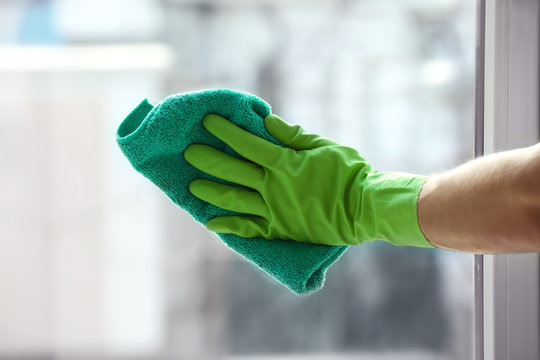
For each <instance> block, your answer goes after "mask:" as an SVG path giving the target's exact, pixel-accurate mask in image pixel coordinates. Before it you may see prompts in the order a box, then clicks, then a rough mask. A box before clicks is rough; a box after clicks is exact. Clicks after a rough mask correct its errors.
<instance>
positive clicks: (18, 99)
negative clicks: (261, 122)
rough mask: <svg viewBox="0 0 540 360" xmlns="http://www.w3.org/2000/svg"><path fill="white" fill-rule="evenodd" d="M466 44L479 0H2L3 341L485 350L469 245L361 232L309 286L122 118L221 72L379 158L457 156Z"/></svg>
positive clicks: (464, 150) (103, 353)
mask: <svg viewBox="0 0 540 360" xmlns="http://www.w3.org/2000/svg"><path fill="white" fill-rule="evenodd" d="M474 40H475V4H474V2H471V1H466V0H445V1H438V0H423V1H420V0H408V1H403V0H384V1H381V0H378V1H263V0H260V1H248V2H246V1H240V0H229V1H215V2H214V1H205V2H203V1H189V0H185V1H184V0H176V1H175V0H168V1H153V0H138V1H127V0H107V1H105V0H100V1H96V0H93V1H90V0H79V1H70V2H64V1H52V0H42V1H38V0H35V1H30V0H26V1H20V0H17V1H15V0H11V1H10V0H7V1H2V2H0V95H1V96H0V111H1V112H2V114H3V116H2V117H0V151H1V152H2V154H4V156H3V161H2V163H3V166H2V167H1V168H0V179H2V180H1V181H2V187H0V197H1V198H2V199H3V201H2V205H1V206H0V211H1V213H0V214H1V215H2V216H0V238H2V239H9V240H10V241H2V242H0V293H1V294H3V295H2V296H1V297H0V356H7V358H9V356H12V355H17V356H29V355H35V354H38V355H44V356H49V355H51V354H54V355H55V356H57V357H58V358H66V359H76V358H89V357H93V358H98V359H100V358H107V359H116V358H118V359H127V358H134V357H136V358H138V359H170V358H178V359H183V358H186V359H214V358H219V359H235V358H244V359H251V358H253V359H267V358H268V359H269V358H276V359H280V358H283V359H285V358H286V359H291V358H294V359H303V358H306V359H307V358H312V357H316V358H321V359H323V358H324V359H334V358H335V359H340V358H343V359H346V358H349V357H350V358H355V359H364V358H366V359H387V358H388V359H468V358H471V354H472V343H473V334H472V309H473V295H472V289H473V256H472V255H468V254H460V253H456V252H450V251H443V250H434V249H414V248H405V247H394V246H392V245H389V244H386V243H383V242H373V243H369V244H365V245H361V246H355V247H351V248H350V249H349V250H348V251H347V252H346V253H345V255H344V256H343V257H342V258H341V259H340V260H339V261H338V262H337V263H336V264H335V265H333V266H332V267H331V268H330V269H329V271H328V274H327V279H326V284H325V286H324V288H323V289H322V290H320V291H318V292H316V293H314V294H312V295H310V296H307V297H298V296H296V295H294V294H293V293H291V292H290V291H288V290H287V289H286V288H285V287H283V286H282V285H280V284H278V283H277V282H275V281H274V280H272V279H270V278H268V277H267V275H265V274H264V273H262V272H261V271H259V270H257V268H256V267H254V266H253V265H252V264H250V263H248V262H246V261H245V260H244V259H243V258H241V257H239V256H238V255H237V254H235V253H233V252H232V251H230V250H229V249H227V248H226V247H225V246H224V245H223V244H222V243H221V242H220V241H219V239H218V238H217V237H216V236H214V235H212V234H210V233H208V232H207V231H205V230H204V228H203V227H202V226H200V225H199V224H197V223H195V222H194V221H193V220H192V219H191V218H190V217H189V215H187V214H185V213H184V212H182V211H179V210H178V209H177V208H176V207H175V206H174V205H173V204H172V203H171V202H170V201H169V200H168V199H167V198H166V197H165V196H164V195H163V194H161V193H160V192H159V191H158V189H157V188H156V187H155V186H153V185H152V184H151V183H150V182H149V181H147V180H146V179H144V178H143V177H142V176H140V175H139V174H137V173H136V171H135V170H133V169H132V168H131V167H130V165H129V163H128V162H127V160H126V159H125V158H124V157H123V155H122V154H121V152H120V150H119V149H118V147H117V146H116V144H115V132H116V128H117V126H118V125H119V123H120V121H121V120H122V119H123V117H125V116H126V115H127V114H128V113H129V111H130V110H131V109H132V108H133V107H134V106H136V105H137V104H138V102H139V101H140V100H142V99H143V98H145V97H148V98H149V99H150V101H151V102H153V103H157V102H159V101H160V100H161V99H162V98H163V97H165V96H167V95H169V94H172V93H177V92H183V91H188V90H196V89H205V88H215V87H228V88H234V89H239V90H244V91H248V92H252V93H255V94H257V95H259V96H261V97H262V98H264V99H265V100H266V101H267V102H269V103H270V104H271V105H272V109H273V112H274V113H275V114H277V115H279V116H281V117H282V118H283V119H285V120H286V121H288V122H290V123H296V124H300V125H302V126H303V127H304V128H305V129H306V130H308V131H309V132H313V133H318V134H321V135H324V136H326V137H330V138H332V139H334V140H336V141H338V142H340V143H342V144H344V145H348V146H351V147H354V148H356V149H357V150H358V151H359V152H360V154H361V155H362V156H363V157H365V158H366V159H367V160H368V161H369V162H370V164H371V165H372V166H373V167H374V168H376V169H378V170H380V171H405V172H412V173H419V174H426V175H427V174H431V173H435V172H440V171H444V170H446V169H449V168H451V167H453V166H455V165H457V164H459V163H462V162H464V161H466V160H468V159H470V158H472V157H473V149H474V143H473V141H474V140H473V129H474V51H475V43H474ZM317 356H318V357H317Z"/></svg>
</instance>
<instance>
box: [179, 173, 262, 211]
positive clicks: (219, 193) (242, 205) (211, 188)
mask: <svg viewBox="0 0 540 360" xmlns="http://www.w3.org/2000/svg"><path fill="white" fill-rule="evenodd" d="M189 191H190V192H191V193H192V194H193V195H194V196H196V197H197V198H199V199H201V200H203V201H206V202H208V203H210V204H212V205H215V206H217V207H220V208H222V209H226V210H231V211H236V212H239V213H245V214H251V215H258V216H263V217H267V216H268V207H267V206H266V203H265V202H264V200H263V198H262V196H261V195H260V194H259V193H258V192H256V191H253V190H249V189H247V188H242V187H238V186H231V185H225V184H221V183H218V182H215V181H211V180H204V179H198V180H194V181H192V182H191V183H190V184H189Z"/></svg>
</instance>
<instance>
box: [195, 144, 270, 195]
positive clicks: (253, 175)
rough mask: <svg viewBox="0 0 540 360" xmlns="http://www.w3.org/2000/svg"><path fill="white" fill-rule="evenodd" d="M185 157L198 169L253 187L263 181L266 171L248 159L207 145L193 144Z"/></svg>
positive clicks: (255, 187)
mask: <svg viewBox="0 0 540 360" xmlns="http://www.w3.org/2000/svg"><path fill="white" fill-rule="evenodd" d="M184 158H185V159H186V161H187V162H188V163H190V164H191V165H193V166H194V167H196V168H197V169H199V170H201V171H203V172H205V173H207V174H210V175H213V176H215V177H217V178H219V179H222V180H226V181H230V182H233V183H236V184H240V185H244V186H247V187H250V188H253V189H256V190H258V189H257V187H258V186H259V185H260V184H261V183H262V179H263V177H264V171H263V169H262V168H261V167H260V166H257V165H255V164H253V163H250V162H248V161H244V160H241V159H238V158H235V157H234V156H230V155H228V154H225V153H223V152H221V151H219V150H216V149H214V148H212V147H210V146H207V145H201V144H193V145H190V146H188V147H187V148H186V150H185V151H184Z"/></svg>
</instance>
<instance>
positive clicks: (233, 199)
mask: <svg viewBox="0 0 540 360" xmlns="http://www.w3.org/2000/svg"><path fill="white" fill-rule="evenodd" d="M264 122H265V126H266V129H267V130H268V132H269V133H270V134H271V135H272V136H273V137H274V138H276V139H277V140H279V141H280V142H281V143H283V144H284V145H286V146H287V147H281V146H278V145H275V144H273V143H271V142H268V141H266V140H264V139H262V138H259V137H258V136H255V135H253V134H251V133H250V132H247V131H245V130H243V129H242V128H240V127H238V126H237V125H235V124H233V123H231V122H230V121H228V120H227V119H225V118H223V117H221V116H218V115H213V114H210V115H207V116H206V117H205V118H204V119H203V126H204V127H205V128H206V129H207V130H208V131H209V132H210V133H212V134H213V135H214V136H216V137H217V138H219V139H220V140H222V141H223V142H225V143H226V144H227V145H229V146H230V147H231V148H232V149H234V150H235V151H236V152H237V153H238V154H240V155H241V156H243V157H244V158H246V159H247V160H241V159H238V158H235V157H232V156H230V155H228V154H225V153H223V152H220V151H218V150H216V149H214V148H212V147H209V146H206V145H200V144H194V145H190V146H189V147H188V148H187V149H186V150H185V152H184V157H185V159H186V160H187V161H188V162H189V163H190V164H191V165H193V166H194V167H196V168H198V169H199V170H201V171H203V172H205V173H208V174H210V175H213V176H215V177H217V178H219V179H223V180H226V181H229V182H232V183H235V184H238V185H239V186H232V185H225V184H222V183H218V182H214V181H210V180H203V179H198V180H194V181H192V182H191V184H190V185H189V190H190V192H191V193H192V194H193V195H194V196H196V197H198V198H199V199H201V200H203V201H206V202H209V203H211V204H213V205H215V206H218V207H220V208H223V209H227V210H231V211H235V212H238V213H241V214H242V215H236V216H221V217H216V218H213V219H211V220H209V221H208V222H207V223H206V227H207V228H208V229H209V230H212V231H215V232H217V233H234V234H237V235H239V236H242V237H246V238H251V237H262V238H265V239H282V240H287V239H289V240H294V241H300V242H305V243H313V244H327V245H356V244H361V243H363V242H365V241H372V240H378V239H380V240H386V241H389V242H391V243H393V244H395V245H406V246H419V247H432V245H431V244H430V243H429V242H428V241H427V240H426V238H425V237H424V235H423V234H422V232H421V231H420V228H419V226H418V221H417V199H418V194H419V192H420V189H421V187H422V185H423V183H424V181H425V177H423V176H417V175H412V174H406V173H381V174H379V173H377V171H376V170H373V169H372V168H371V166H370V165H369V164H368V163H367V162H366V160H364V159H363V158H362V157H361V156H360V155H359V154H358V152H357V151H356V150H354V149H352V148H349V147H345V146H342V145H339V144H337V143H336V142H334V141H332V140H329V139H326V138H324V137H321V136H318V135H314V134H307V133H305V132H304V130H303V129H302V128H301V127H299V126H297V125H290V124H287V123H286V122H284V121H283V120H281V119H280V118H279V117H277V116H275V115H269V116H267V117H266V118H265V120H264Z"/></svg>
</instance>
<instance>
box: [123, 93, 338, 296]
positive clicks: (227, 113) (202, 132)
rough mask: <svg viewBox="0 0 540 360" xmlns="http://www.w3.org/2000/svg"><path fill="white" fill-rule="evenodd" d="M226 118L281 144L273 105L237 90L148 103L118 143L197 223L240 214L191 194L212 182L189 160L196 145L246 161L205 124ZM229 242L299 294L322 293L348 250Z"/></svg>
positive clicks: (231, 238)
mask: <svg viewBox="0 0 540 360" xmlns="http://www.w3.org/2000/svg"><path fill="white" fill-rule="evenodd" d="M209 113H213V114H218V115H221V116H223V117H225V118H227V119H229V120H230V121H232V122H233V123H235V124H236V125H238V126H240V127H242V128H244V129H245V130H247V131H250V132H251V133H253V134H255V135H257V136H260V137H262V138H264V139H266V140H268V141H271V142H273V143H275V144H278V145H281V146H284V145H283V144H281V143H280V142H279V141H277V140H276V139H275V138H273V137H272V136H271V135H270V134H269V133H268V132H267V131H266V128H265V126H264V118H265V117H266V116H267V115H269V114H270V113H271V110H270V105H268V104H267V103H266V102H264V101H263V100H261V99H260V98H258V97H257V96H255V95H251V94H247V93H243V92H237V91H232V90H209V91H201V92H188V93H182V94H177V95H172V96H169V97H168V98H166V99H165V100H163V101H162V102H161V103H159V104H158V105H156V106H153V105H152V104H150V103H149V102H148V100H146V99H145V100H143V101H142V102H141V103H140V104H139V105H138V106H137V107H136V108H135V109H134V110H133V111H132V112H131V113H130V114H129V115H128V116H127V117H126V118H125V119H124V120H123V121H122V123H121V124H120V126H119V128H118V132H117V137H116V141H117V143H118V145H119V146H120V149H121V150H122V152H123V153H124V155H125V156H126V157H127V158H128V160H129V161H130V162H131V164H132V165H133V167H134V168H135V169H136V170H137V171H139V172H140V173H141V174H143V175H144V176H145V177H147V178H148V179H149V180H150V181H152V182H153V183H154V184H156V185H157V186H158V187H159V188H160V189H161V190H162V191H163V192H164V193H165V194H166V195H167V196H168V197H169V198H170V199H171V200H172V201H173V202H174V203H175V204H176V205H178V206H179V207H181V208H182V209H184V210H186V211H187V212H188V213H189V214H191V215H192V216H193V217H194V218H195V220H197V221H198V222H200V223H203V224H204V223H206V222H207V221H208V220H210V219H211V218H214V217H216V216H223V215H234V214H235V213H234V212H232V211H229V210H224V209H221V208H218V207H216V206H214V205H211V204H208V203H206V202H204V201H201V200H199V199H198V198H196V197H195V196H193V195H191V193H190V192H189V190H188V185H189V183H190V182H191V181H192V180H194V179H201V178H205V179H211V180H214V181H219V182H222V183H227V182H225V181H223V180H221V179H217V178H215V177H213V176H211V175H208V174H206V173H204V172H202V171H200V170H198V169H196V168H194V167H193V166H191V165H190V164H189V163H188V162H186V161H185V160H184V156H183V151H184V149H185V148H186V147H187V146H189V145H191V144H206V145H210V146H212V147H214V148H216V149H218V150H221V151H223V152H226V153H228V154H230V155H233V156H236V157H239V158H242V157H241V156H240V155H239V154H237V153H236V152H235V151H234V150H232V149H231V148H230V147H229V146H227V145H225V143H223V142H222V141H220V140H218V139H217V138H216V137H214V136H213V135H212V134H210V133H209V132H208V131H207V130H206V129H205V128H204V127H203V126H202V119H203V117H204V116H205V115H206V114H209ZM218 236H219V237H220V238H221V239H222V240H223V242H224V243H225V244H226V245H227V246H228V247H229V248H231V249H233V250H234V251H236V252H237V253H238V254H240V255H242V256H244V257H245V258H246V259H248V260H250V261H251V262H252V263H253V264H255V265H256V266H258V267H260V268H261V269H263V270H264V271H265V272H266V273H268V274H269V275H271V276H272V277H273V278H275V279H276V280H278V281H279V282H281V283H282V284H283V285H285V286H286V287H288V288H289V289H290V290H291V291H293V292H294V293H296V294H298V295H303V294H308V293H311V292H314V291H316V290H318V289H320V288H321V287H322V286H323V284H324V278H325V274H326V270H327V269H328V267H330V265H332V264H333V263H334V262H335V261H336V260H337V259H338V258H339V257H340V256H341V255H342V254H343V252H344V251H345V250H346V249H347V246H327V245H311V244H304V243H299V242H294V241H290V240H286V239H284V240H266V239H261V238H254V239H247V238H243V237H240V236H237V235H234V234H218Z"/></svg>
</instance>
